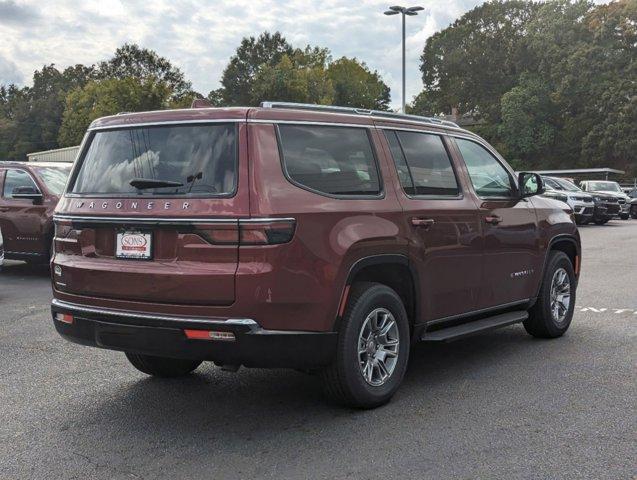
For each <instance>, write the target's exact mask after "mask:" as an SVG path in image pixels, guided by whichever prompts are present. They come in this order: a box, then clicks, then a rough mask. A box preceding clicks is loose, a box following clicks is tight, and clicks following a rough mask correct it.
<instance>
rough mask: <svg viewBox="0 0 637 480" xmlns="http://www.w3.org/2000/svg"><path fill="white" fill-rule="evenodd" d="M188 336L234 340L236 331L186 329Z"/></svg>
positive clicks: (198, 338) (199, 338)
mask: <svg viewBox="0 0 637 480" xmlns="http://www.w3.org/2000/svg"><path fill="white" fill-rule="evenodd" d="M184 333H185V334H186V337H188V338H190V339H191V340H219V341H222V342H234V340H235V338H234V333H232V332H219V331H215V330H184Z"/></svg>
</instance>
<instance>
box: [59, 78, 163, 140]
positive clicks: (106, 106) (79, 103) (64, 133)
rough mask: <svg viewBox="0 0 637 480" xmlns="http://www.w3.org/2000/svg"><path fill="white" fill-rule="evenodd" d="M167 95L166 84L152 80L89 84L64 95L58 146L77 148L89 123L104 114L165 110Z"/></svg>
mask: <svg viewBox="0 0 637 480" xmlns="http://www.w3.org/2000/svg"><path fill="white" fill-rule="evenodd" d="M171 94H172V89H171V88H170V86H169V85H168V84H166V83H165V82H163V81H158V80H155V79H153V78H148V79H145V80H139V79H137V78H131V77H128V78H121V79H119V78H110V79H106V80H99V81H91V82H89V83H87V84H86V85H85V86H84V87H82V88H77V89H75V90H73V91H72V92H71V93H70V94H69V95H68V96H67V98H66V109H65V111H64V116H63V119H62V126H61V128H60V135H59V143H60V145H62V146H66V145H77V144H78V143H79V142H80V141H81V140H82V137H83V136H84V133H85V132H86V129H87V128H88V126H89V124H90V123H91V122H92V121H93V120H95V119H96V118H99V117H103V116H105V115H114V114H116V113H118V112H122V111H126V112H138V111H145V110H158V109H162V108H166V107H168V106H169V105H170V101H171Z"/></svg>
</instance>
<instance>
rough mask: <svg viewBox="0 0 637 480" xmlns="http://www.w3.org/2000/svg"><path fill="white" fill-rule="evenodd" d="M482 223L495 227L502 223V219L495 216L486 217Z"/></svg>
mask: <svg viewBox="0 0 637 480" xmlns="http://www.w3.org/2000/svg"><path fill="white" fill-rule="evenodd" d="M484 221H485V222H486V223H490V224H491V225H497V224H498V223H500V222H501V221H502V218H501V217H498V216H497V215H487V216H486V217H484Z"/></svg>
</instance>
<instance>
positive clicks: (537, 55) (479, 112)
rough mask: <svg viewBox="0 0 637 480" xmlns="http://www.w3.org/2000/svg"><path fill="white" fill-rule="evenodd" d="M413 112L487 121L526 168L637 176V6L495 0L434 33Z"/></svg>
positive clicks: (484, 125)
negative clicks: (602, 169) (592, 169)
mask: <svg viewBox="0 0 637 480" xmlns="http://www.w3.org/2000/svg"><path fill="white" fill-rule="evenodd" d="M421 61H422V64H421V70H422V72H423V83H424V86H425V88H424V91H423V92H422V93H421V94H420V95H419V96H418V97H416V99H415V101H414V103H413V104H412V105H411V110H412V111H413V112H414V113H420V114H439V113H450V111H451V109H452V108H456V109H458V110H459V111H460V112H461V113H465V114H470V115H471V116H472V117H474V118H477V119H479V121H480V123H479V124H478V125H477V126H476V127H475V128H476V129H477V130H478V131H480V133H482V134H484V135H486V136H487V137H489V140H490V141H491V142H492V143H494V144H495V145H496V146H497V147H498V148H500V149H501V150H502V151H503V153H505V154H506V155H507V156H508V158H510V159H511V160H513V162H514V163H516V165H519V166H520V168H537V167H545V168H559V167H564V168H566V167H577V166H581V167H587V166H609V167H616V168H621V169H625V170H628V171H629V172H630V173H632V174H637V130H636V129H637V117H636V115H637V2H635V1H634V0H618V1H614V2H611V3H609V4H607V5H598V6H595V5H594V4H592V3H591V2H588V1H584V0H576V1H567V0H557V1H549V2H534V3H531V2H521V1H518V0H509V1H491V2H488V3H485V4H483V5H481V6H479V7H477V8H475V9H474V10H472V11H470V12H468V13H467V14H465V15H464V16H463V17H461V18H460V19H458V20H457V21H456V22H455V23H454V24H453V25H451V26H450V27H449V28H447V29H445V30H443V31H441V32H439V33H437V34H435V35H434V36H433V37H431V38H430V39H429V40H428V41H427V44H426V46H425V48H424V50H423V55H422V57H421Z"/></svg>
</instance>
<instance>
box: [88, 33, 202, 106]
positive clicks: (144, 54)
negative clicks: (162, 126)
mask: <svg viewBox="0 0 637 480" xmlns="http://www.w3.org/2000/svg"><path fill="white" fill-rule="evenodd" d="M95 76H96V78H98V79H111V78H117V79H125V78H137V79H140V80H143V81H146V80H150V79H152V80H155V81H159V82H162V83H163V84H165V85H166V86H168V88H170V90H171V97H172V98H174V99H177V100H178V99H180V98H183V97H186V96H189V95H192V93H193V92H192V84H191V83H190V82H189V81H187V80H186V78H185V76H184V74H183V72H182V71H181V70H180V69H179V68H177V67H175V66H174V65H173V64H172V63H170V61H169V60H168V59H166V58H164V57H160V56H159V55H158V54H157V53H156V52H154V51H152V50H148V49H147V48H140V47H139V46H138V45H135V44H130V43H126V44H124V45H122V46H121V47H119V48H118V49H117V50H115V55H113V57H112V58H110V59H109V60H106V61H103V62H99V64H98V65H97V69H96V75H95Z"/></svg>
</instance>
